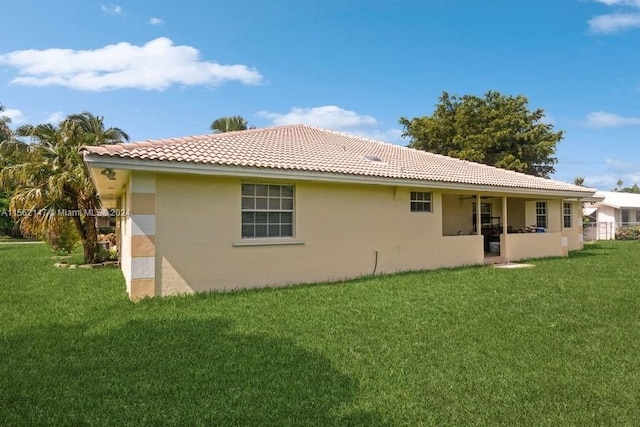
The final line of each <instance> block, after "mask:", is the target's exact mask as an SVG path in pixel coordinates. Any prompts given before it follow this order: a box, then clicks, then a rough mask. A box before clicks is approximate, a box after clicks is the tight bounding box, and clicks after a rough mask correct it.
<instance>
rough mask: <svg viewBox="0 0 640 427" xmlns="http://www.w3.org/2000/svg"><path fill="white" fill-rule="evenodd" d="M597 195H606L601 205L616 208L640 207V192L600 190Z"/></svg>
mask: <svg viewBox="0 0 640 427" xmlns="http://www.w3.org/2000/svg"><path fill="white" fill-rule="evenodd" d="M595 195H596V196H600V197H604V200H602V201H601V202H598V203H597V204H599V205H604V206H611V207H612V208H616V209H640V194H635V193H622V192H619V191H598V192H596V194H595Z"/></svg>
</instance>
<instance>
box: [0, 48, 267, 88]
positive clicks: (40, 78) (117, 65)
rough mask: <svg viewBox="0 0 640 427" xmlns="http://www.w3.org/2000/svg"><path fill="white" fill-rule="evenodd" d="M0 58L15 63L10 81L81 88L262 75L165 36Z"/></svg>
mask: <svg viewBox="0 0 640 427" xmlns="http://www.w3.org/2000/svg"><path fill="white" fill-rule="evenodd" d="M2 64H4V65H8V66H11V67H14V68H17V69H18V76H17V77H16V78H14V79H13V80H12V81H11V82H12V83H14V84H19V85H24V86H36V87H41V86H64V87H68V88H72V89H77V90H85V91H103V90H115V89H125V88H136V89H144V90H164V89H166V88H168V87H169V86H171V85H174V84H180V85H186V86H194V85H218V84H221V83H224V82H226V81H238V82H241V83H244V84H258V83H260V82H261V81H262V75H261V74H260V73H259V72H258V71H257V70H256V69H254V68H249V67H248V66H246V65H222V64H218V63H216V62H208V61H203V60H202V59H201V58H200V52H199V51H198V50H197V49H196V48H194V47H191V46H186V45H183V46H176V45H174V44H173V42H172V41H171V40H170V39H168V38H166V37H159V38H157V39H155V40H151V41H150V42H148V43H146V44H144V45H142V46H136V45H132V44H130V43H127V42H122V43H118V44H113V45H108V46H104V47H101V48H98V49H94V50H72V49H45V50H35V49H29V50H18V51H14V52H10V53H7V54H4V55H0V65H2Z"/></svg>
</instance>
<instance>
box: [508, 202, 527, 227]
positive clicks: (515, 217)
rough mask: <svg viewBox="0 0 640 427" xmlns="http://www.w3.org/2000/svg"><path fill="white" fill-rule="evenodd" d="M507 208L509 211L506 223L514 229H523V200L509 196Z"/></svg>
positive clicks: (524, 222) (525, 224)
mask: <svg viewBox="0 0 640 427" xmlns="http://www.w3.org/2000/svg"><path fill="white" fill-rule="evenodd" d="M507 209H508V212H509V218H508V224H507V225H510V226H511V227H512V228H513V229H514V230H525V229H526V227H527V221H526V215H525V211H526V207H525V200H524V199H517V198H513V197H510V198H509V199H507Z"/></svg>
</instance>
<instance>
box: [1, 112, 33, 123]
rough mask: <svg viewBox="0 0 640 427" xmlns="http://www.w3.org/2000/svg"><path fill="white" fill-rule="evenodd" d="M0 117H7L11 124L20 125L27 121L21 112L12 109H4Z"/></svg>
mask: <svg viewBox="0 0 640 427" xmlns="http://www.w3.org/2000/svg"><path fill="white" fill-rule="evenodd" d="M0 117H9V118H10V119H11V123H13V124H20V123H24V122H25V121H27V118H26V117H25V115H24V113H23V112H22V111H20V110H16V109H13V108H5V109H4V111H1V112H0Z"/></svg>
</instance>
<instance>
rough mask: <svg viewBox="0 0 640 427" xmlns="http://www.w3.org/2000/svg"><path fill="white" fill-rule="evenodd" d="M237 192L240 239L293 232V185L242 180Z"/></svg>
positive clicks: (289, 234) (286, 234) (280, 235)
mask: <svg viewBox="0 0 640 427" xmlns="http://www.w3.org/2000/svg"><path fill="white" fill-rule="evenodd" d="M240 194H241V200H242V205H241V214H240V222H241V236H242V238H243V239H264V238H266V239H269V238H280V237H293V236H294V211H295V187H294V186H293V185H283V184H268V183H253V182H247V183H242V185H241V190H240Z"/></svg>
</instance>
